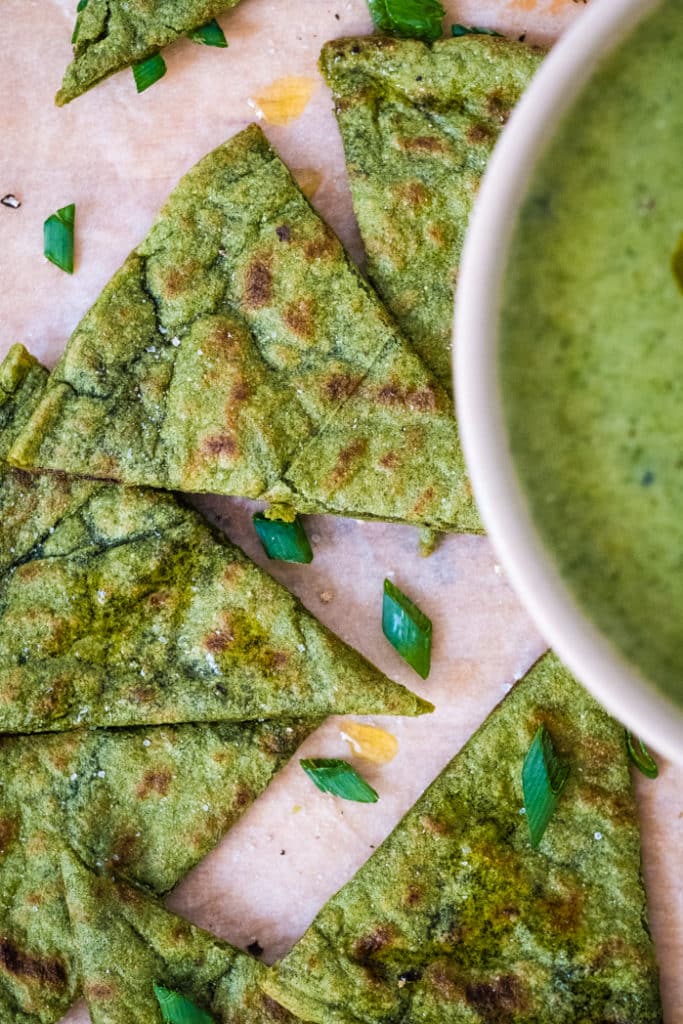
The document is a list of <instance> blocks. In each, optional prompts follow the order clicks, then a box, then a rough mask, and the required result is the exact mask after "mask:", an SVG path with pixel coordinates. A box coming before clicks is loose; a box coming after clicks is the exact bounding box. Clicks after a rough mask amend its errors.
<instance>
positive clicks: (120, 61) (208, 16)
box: [55, 0, 239, 107]
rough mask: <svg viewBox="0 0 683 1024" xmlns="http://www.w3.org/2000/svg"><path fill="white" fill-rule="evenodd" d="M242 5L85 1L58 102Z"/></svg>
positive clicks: (233, 0)
mask: <svg viewBox="0 0 683 1024" xmlns="http://www.w3.org/2000/svg"><path fill="white" fill-rule="evenodd" d="M238 3H239V0H85V3H83V2H82V0H81V3H80V4H79V5H78V13H77V15H76V23H75V26H74V31H73V38H72V47H73V60H72V61H71V63H70V64H69V66H68V68H67V69H66V72H65V73H64V81H63V82H62V87H61V89H60V90H59V92H58V93H57V96H56V97H55V102H56V103H57V105H58V106H60V107H61V106H64V104H65V103H69V102H70V101H71V100H73V99H75V98H76V97H77V96H80V95H81V94H82V93H84V92H87V90H88V89H91V88H92V87H93V86H94V85H97V83H98V82H101V81H102V79H104V78H108V77H109V75H113V74H114V73H115V72H116V71H121V70H122V69H123V68H126V67H129V66H130V65H131V64H136V63H138V61H141V60H145V59H146V58H147V57H151V56H152V54H154V53H157V52H158V51H159V50H161V49H162V48H163V47H164V46H168V45H169V43H172V42H174V41H175V40H176V39H178V38H179V37H180V36H184V35H187V33H188V32H191V31H192V30H193V29H196V28H199V27H200V26H202V25H206V24H207V22H209V21H212V20H213V19H214V18H215V17H217V15H219V14H221V13H222V12H223V11H227V10H228V8H230V7H235V6H236V5H237V4H238ZM74 6H75V0H74Z"/></svg>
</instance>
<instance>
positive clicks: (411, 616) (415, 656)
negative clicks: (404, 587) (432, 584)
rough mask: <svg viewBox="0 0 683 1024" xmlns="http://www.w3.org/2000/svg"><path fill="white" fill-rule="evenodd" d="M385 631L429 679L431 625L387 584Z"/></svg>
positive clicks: (410, 663) (385, 592)
mask: <svg viewBox="0 0 683 1024" xmlns="http://www.w3.org/2000/svg"><path fill="white" fill-rule="evenodd" d="M382 632H383V633H384V635H385V637H386V638H387V640H388V641H389V643H390V644H391V645H392V646H393V647H395V648H396V650H397V651H398V653H399V654H400V655H401V657H402V658H405V660H406V661H407V662H408V664H409V665H412V667H413V668H414V669H415V671H416V672H417V673H418V675H420V676H422V678H423V679H426V678H427V676H428V675H429V668H430V664H431V658H432V622H431V619H428V618H427V616H426V615H425V614H424V612H421V611H420V609H419V608H418V607H417V605H416V604H413V602H412V601H411V600H410V598H409V597H406V595H405V594H404V593H403V592H402V591H400V590H399V589H398V587H395V586H394V584H393V583H392V582H391V580H385V581H384V599H383V601H382Z"/></svg>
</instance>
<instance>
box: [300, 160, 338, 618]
mask: <svg viewBox="0 0 683 1024" xmlns="http://www.w3.org/2000/svg"><path fill="white" fill-rule="evenodd" d="M292 173H293V174H294V178H295V179H296V183H297V185H298V186H299V188H300V189H301V191H302V192H303V194H304V195H305V196H306V198H307V199H312V198H313V196H314V195H315V194H316V192H317V191H318V189H319V188H320V186H321V185H322V183H323V176H322V174H321V173H320V171H316V170H315V169H314V168H313V167H299V168H295V170H294V171H293V172H292ZM326 595H327V592H325V593H324V594H321V595H320V600H321V601H323V602H324V603H327V601H330V600H331V597H330V596H326Z"/></svg>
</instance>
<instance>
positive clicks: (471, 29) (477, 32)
mask: <svg viewBox="0 0 683 1024" xmlns="http://www.w3.org/2000/svg"><path fill="white" fill-rule="evenodd" d="M451 35H452V36H500V37H501V38H502V34H501V33H500V32H496V31H495V30H494V29H492V28H479V27H478V26H477V25H469V26H467V25H451Z"/></svg>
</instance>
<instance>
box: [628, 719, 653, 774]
mask: <svg viewBox="0 0 683 1024" xmlns="http://www.w3.org/2000/svg"><path fill="white" fill-rule="evenodd" d="M626 746H627V748H628V754H629V757H630V758H631V760H632V761H633V763H634V765H635V766H636V768H639V769H640V770H641V772H642V773H643V775H647V777H648V779H656V778H657V776H658V775H659V768H658V767H657V762H656V761H655V759H654V757H653V756H652V754H651V753H650V751H649V750H648V749H647V747H646V746H645V744H644V743H643V741H642V740H639V739H638V737H637V736H634V735H633V733H632V732H629V730H628V729H627V730H626Z"/></svg>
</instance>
